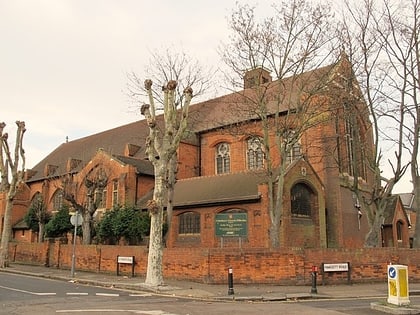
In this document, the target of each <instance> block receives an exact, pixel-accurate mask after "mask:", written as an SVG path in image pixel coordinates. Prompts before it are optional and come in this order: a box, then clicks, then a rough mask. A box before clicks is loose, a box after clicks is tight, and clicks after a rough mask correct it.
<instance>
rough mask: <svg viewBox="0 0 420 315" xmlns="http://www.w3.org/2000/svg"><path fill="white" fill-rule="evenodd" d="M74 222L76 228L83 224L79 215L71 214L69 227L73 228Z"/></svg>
mask: <svg viewBox="0 0 420 315" xmlns="http://www.w3.org/2000/svg"><path fill="white" fill-rule="evenodd" d="M76 216H77V220H76ZM76 221H77V226H81V225H82V223H83V217H82V215H81V214H80V213H77V214H73V215H72V216H71V217H70V223H71V225H73V226H75V225H76Z"/></svg>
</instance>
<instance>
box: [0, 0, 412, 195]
mask: <svg viewBox="0 0 420 315" xmlns="http://www.w3.org/2000/svg"><path fill="white" fill-rule="evenodd" d="M235 2H236V0H221V1H219V0H213V1H209V0H200V1H197V0H178V1H173V0H152V1H145V0H36V1H35V0H34V1H33V0H0V38H1V43H2V44H1V48H0V109H1V110H0V121H4V122H6V124H7V127H6V131H8V132H9V133H10V134H11V138H12V139H14V136H15V135H14V130H15V123H14V122H15V121H16V120H24V121H25V122H26V126H27V132H26V134H25V139H24V148H25V151H26V158H27V164H26V167H27V168H31V167H33V166H34V165H35V164H37V163H38V162H40V161H41V160H42V159H43V158H44V157H45V156H46V155H47V154H48V153H49V152H51V151H52V150H54V149H55V148H56V147H58V146H59V145H60V144H61V143H63V142H65V141H66V137H68V139H69V140H75V139H78V138H81V137H85V136H88V135H91V134H94V133H97V132H100V131H103V130H107V129H110V128H114V127H117V126H120V125H123V124H126V123H130V122H133V121H136V120H139V119H142V117H141V116H140V115H139V114H138V113H134V112H133V111H132V109H133V108H132V104H131V103H130V102H129V100H128V98H127V96H126V95H125V91H126V84H127V76H126V74H127V73H129V72H131V71H134V72H136V73H137V74H139V75H140V76H141V74H142V72H143V71H144V69H145V67H146V65H147V62H148V61H149V58H150V51H155V50H161V51H162V50H164V49H165V48H167V47H169V46H178V47H180V48H181V49H180V51H181V50H182V51H184V52H186V53H188V54H189V55H191V56H192V57H194V58H196V59H197V60H199V61H200V62H201V63H202V64H205V65H211V66H212V67H217V66H218V65H219V55H218V54H217V47H218V46H219V45H220V43H221V42H222V41H226V39H227V36H228V26H227V18H228V16H229V15H230V14H231V12H232V10H233V9H234V7H235ZM258 2H260V3H258ZM272 2H273V1H271V0H260V1H247V0H245V1H244V0H242V1H241V4H243V3H250V4H258V5H259V8H260V11H259V12H263V11H264V10H266V9H267V8H269V5H270V4H271V3H272ZM13 144H14V143H13ZM410 189H411V188H410ZM402 190H403V191H407V189H405V188H402Z"/></svg>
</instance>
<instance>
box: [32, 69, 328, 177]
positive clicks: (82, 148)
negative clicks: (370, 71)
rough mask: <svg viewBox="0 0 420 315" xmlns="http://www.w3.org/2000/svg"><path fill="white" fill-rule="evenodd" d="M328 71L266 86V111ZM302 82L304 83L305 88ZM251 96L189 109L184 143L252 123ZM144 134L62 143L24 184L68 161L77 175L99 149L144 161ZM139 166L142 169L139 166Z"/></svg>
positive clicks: (136, 130)
mask: <svg viewBox="0 0 420 315" xmlns="http://www.w3.org/2000/svg"><path fill="white" fill-rule="evenodd" d="M331 69H333V65H330V66H327V67H323V68H319V69H316V70H313V71H309V72H306V73H304V74H301V75H299V76H298V77H295V78H286V79H283V80H282V81H274V82H271V83H267V84H266V87H267V92H268V94H269V95H272V97H271V98H272V101H271V102H269V104H268V109H269V111H270V112H271V113H274V112H276V111H280V112H281V111H285V110H287V109H288V108H289V104H288V102H286V101H283V102H282V104H281V107H279V106H278V105H277V101H275V95H276V93H277V94H278V93H279V87H281V89H282V91H283V92H285V93H284V95H283V100H289V102H290V103H293V102H294V101H295V100H296V98H298V97H300V92H301V91H302V89H303V85H305V86H306V87H307V86H308V85H309V86H311V87H312V88H313V87H315V86H316V84H317V82H319V81H320V80H322V79H323V80H325V78H326V77H328V76H329V75H330V73H331ZM296 78H297V79H296ZM302 82H305V84H303V83H302ZM297 91H299V93H298V92H297ZM254 94H255V90H254V89H245V90H243V91H241V92H237V93H231V94H228V95H225V96H221V97H218V98H214V99H211V100H208V101H205V102H202V103H198V104H195V105H191V107H190V116H189V128H188V129H189V131H191V132H190V133H189V137H188V139H185V140H186V141H187V142H194V141H196V139H195V137H194V133H200V132H205V131H207V130H211V129H215V128H219V127H222V126H225V125H227V124H232V123H238V122H243V121H248V120H251V119H255V118H256V116H255V114H254V113H255V111H252V110H249V107H250V106H252V104H251V105H250V103H249V102H246V101H245V100H246V99H249V98H252V97H255V95H254ZM241 106H246V107H247V110H244V109H243V108H241ZM159 119H160V120H161V119H162V116H158V120H159ZM148 134H149V130H148V127H147V125H146V121H145V120H140V121H136V122H133V123H130V124H127V125H123V126H120V127H117V128H113V129H109V130H106V131H103V132H100V133H97V134H94V135H90V136H87V137H84V138H80V139H77V140H74V141H70V142H66V143H63V144H61V145H60V146H58V147H57V148H56V149H55V150H54V151H52V152H51V153H50V154H49V155H47V156H46V157H45V158H44V159H43V160H42V161H40V162H39V163H38V164H37V165H36V166H35V167H33V168H32V169H31V170H30V173H31V175H32V176H30V177H29V179H28V180H27V182H33V181H38V180H42V179H44V178H45V177H46V176H45V175H44V169H45V167H46V166H47V165H51V166H53V168H54V169H55V171H54V173H52V174H49V175H48V177H51V176H60V175H63V174H65V173H66V165H67V162H68V160H69V159H77V160H81V163H79V165H78V166H77V167H76V168H74V169H73V170H72V171H74V172H78V171H80V170H81V169H82V168H83V167H84V166H85V165H86V163H88V162H89V161H90V160H91V159H92V157H93V156H94V155H95V154H96V152H97V151H98V150H99V149H103V150H104V151H105V152H107V153H108V154H110V155H114V156H123V155H124V150H125V146H126V145H127V144H133V145H136V146H139V147H140V150H138V151H137V153H136V154H135V155H133V156H132V157H131V158H132V159H131V160H130V162H131V163H136V162H134V159H138V160H145V159H146V155H145V141H146V138H147V136H148ZM126 161H127V160H126ZM139 163H140V162H139ZM142 166H145V165H144V164H143V165H142Z"/></svg>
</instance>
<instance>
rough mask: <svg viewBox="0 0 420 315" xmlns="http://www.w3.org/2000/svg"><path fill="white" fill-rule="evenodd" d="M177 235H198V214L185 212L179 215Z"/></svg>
mask: <svg viewBox="0 0 420 315" xmlns="http://www.w3.org/2000/svg"><path fill="white" fill-rule="evenodd" d="M179 234H200V214H198V213H196V212H185V213H182V214H181V215H179Z"/></svg>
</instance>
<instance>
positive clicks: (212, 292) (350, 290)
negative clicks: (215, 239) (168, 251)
mask: <svg viewBox="0 0 420 315" xmlns="http://www.w3.org/2000/svg"><path fill="white" fill-rule="evenodd" d="M0 271H1V272H9V273H20V274H26V275H31V276H36V277H46V278H50V279H56V280H63V281H75V282H78V283H83V284H90V285H96V286H102V287H108V288H118V289H126V290H130V291H147V292H154V293H161V294H166V295H173V296H180V297H191V298H199V299H226V300H229V299H230V300H233V299H234V300H264V301H267V300H269V301H274V300H286V299H305V298H331V299H339V298H365V297H377V298H378V299H386V298H387V295H388V288H387V283H386V282H384V283H373V284H353V285H346V284H343V285H324V286H323V285H317V293H316V294H313V293H311V291H312V290H311V286H282V285H264V284H252V285H245V284H235V283H234V285H233V289H234V290H233V291H234V294H228V289H229V288H228V285H227V284H220V285H213V284H203V283H197V282H191V281H183V280H171V279H167V280H166V279H165V282H166V283H165V285H164V286H159V287H158V288H155V287H153V288H152V287H148V286H147V285H145V283H144V278H142V277H127V276H117V275H116V274H104V273H94V272H83V271H77V270H76V271H75V274H74V278H73V279H72V278H71V273H70V270H62V269H56V268H48V267H42V266H32V265H21V264H11V265H10V267H8V268H5V269H0ZM226 282H227V281H226ZM318 282H320V280H318ZM409 290H410V295H419V294H420V283H409Z"/></svg>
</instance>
